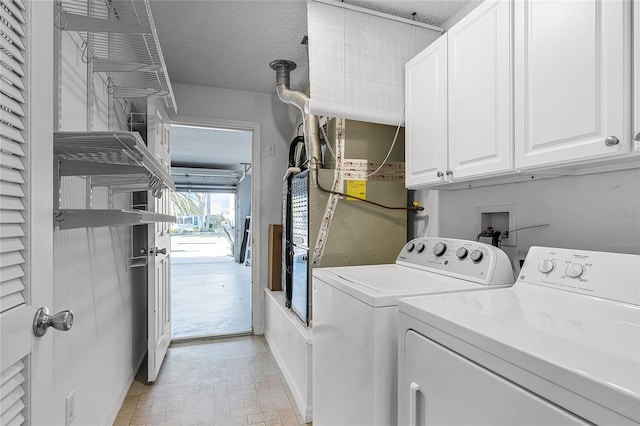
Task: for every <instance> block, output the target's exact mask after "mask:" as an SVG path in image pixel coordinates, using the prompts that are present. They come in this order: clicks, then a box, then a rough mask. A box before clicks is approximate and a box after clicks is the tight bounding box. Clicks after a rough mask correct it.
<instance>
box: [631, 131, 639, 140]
mask: <svg viewBox="0 0 640 426" xmlns="http://www.w3.org/2000/svg"><path fill="white" fill-rule="evenodd" d="M633 140H634V141H636V142H640V130H636V131H635V133H634V134H633Z"/></svg>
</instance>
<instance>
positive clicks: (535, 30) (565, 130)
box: [514, 0, 631, 168]
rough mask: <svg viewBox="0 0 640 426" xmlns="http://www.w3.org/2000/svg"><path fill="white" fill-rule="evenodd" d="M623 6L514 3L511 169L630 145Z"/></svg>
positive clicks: (588, 1) (600, 0)
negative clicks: (513, 114) (513, 104)
mask: <svg viewBox="0 0 640 426" xmlns="http://www.w3.org/2000/svg"><path fill="white" fill-rule="evenodd" d="M629 5H630V2H624V1H614V0H611V1H610V0H583V1H553V2H551V1H532V0H522V1H516V2H514V8H515V9H514V10H515V13H514V17H515V21H514V30H515V82H514V86H515V153H516V157H515V161H516V164H515V166H516V168H527V167H533V166H540V165H560V164H566V163H569V162H576V161H580V160H587V159H593V158H603V157H608V156H614V155H617V154H619V153H622V152H627V151H629V146H630V135H629V131H628V127H625V121H626V119H627V117H628V115H626V114H628V113H629V110H628V105H625V104H626V102H625V99H628V94H629V93H631V92H630V87H629V81H628V77H627V76H626V74H627V73H626V72H625V60H626V57H625V56H626V47H627V46H629V44H628V41H626V40H628V38H627V37H628V34H627V33H626V32H627V31H629V25H628V24H627V22H626V21H625V13H626V12H628V9H627V7H628V6H629ZM627 17H628V16H627ZM627 66H628V65H627ZM627 126H628V125H627Z"/></svg>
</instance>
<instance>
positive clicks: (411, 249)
mask: <svg viewBox="0 0 640 426" xmlns="http://www.w3.org/2000/svg"><path fill="white" fill-rule="evenodd" d="M415 247H416V245H415V244H413V243H409V244H407V251H408V252H409V253H411V252H412V251H413V249H414V248H415Z"/></svg>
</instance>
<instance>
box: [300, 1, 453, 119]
mask: <svg viewBox="0 0 640 426" xmlns="http://www.w3.org/2000/svg"><path fill="white" fill-rule="evenodd" d="M307 14H308V16H307V18H308V26H309V83H310V95H311V96H310V97H311V101H310V104H309V105H310V111H311V113H313V114H317V115H322V116H329V117H340V118H348V119H352V120H359V121H368V122H373V123H381V124H390V125H398V123H402V124H404V117H403V110H404V65H405V63H407V61H409V59H411V58H412V57H413V56H415V55H416V54H417V53H419V52H420V51H422V50H423V49H424V48H425V47H427V46H428V45H429V44H430V43H431V42H433V41H434V40H435V39H436V38H438V37H439V36H440V34H441V33H440V32H439V31H436V30H433V29H429V28H424V27H421V26H417V25H414V24H412V23H405V22H401V21H397V20H393V19H388V18H385V17H383V16H380V15H381V14H378V15H371V14H369V13H364V12H362V11H359V10H357V8H349V9H346V8H342V7H337V6H334V5H330V4H325V3H320V2H317V1H310V2H309V3H308V4H307Z"/></svg>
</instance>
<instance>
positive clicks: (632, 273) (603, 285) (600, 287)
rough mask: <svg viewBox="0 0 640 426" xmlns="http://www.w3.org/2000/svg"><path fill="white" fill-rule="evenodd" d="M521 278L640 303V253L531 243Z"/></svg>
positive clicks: (598, 295) (564, 288)
mask: <svg viewBox="0 0 640 426" xmlns="http://www.w3.org/2000/svg"><path fill="white" fill-rule="evenodd" d="M518 282H522V283H524V284H536V285H542V286H545V287H550V288H555V289H558V290H564V291H570V292H573V293H581V294H586V295H589V296H595V297H601V298H604V299H611V300H617V301H620V302H626V303H632V304H634V305H640V285H639V283H640V256H638V255H634V254H620V253H607V252H598V251H587V250H573V249H562V248H549V247H531V248H530V249H529V253H528V254H527V257H526V259H525V262H524V265H523V266H522V270H521V271H520V275H519V276H518Z"/></svg>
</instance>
